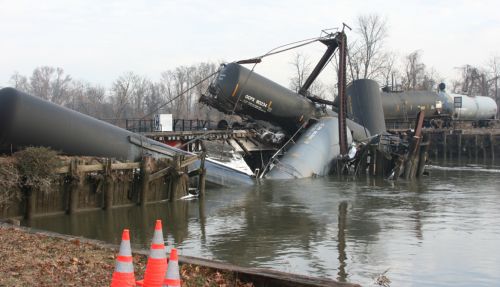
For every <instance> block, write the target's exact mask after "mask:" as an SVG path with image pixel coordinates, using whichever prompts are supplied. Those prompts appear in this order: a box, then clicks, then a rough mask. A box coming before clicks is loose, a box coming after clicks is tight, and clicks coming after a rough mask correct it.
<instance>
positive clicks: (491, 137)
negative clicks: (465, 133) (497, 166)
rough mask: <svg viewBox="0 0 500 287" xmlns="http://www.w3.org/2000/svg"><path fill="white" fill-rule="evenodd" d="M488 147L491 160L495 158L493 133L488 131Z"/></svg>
mask: <svg viewBox="0 0 500 287" xmlns="http://www.w3.org/2000/svg"><path fill="white" fill-rule="evenodd" d="M490 148H491V160H492V161H494V160H495V139H494V137H493V134H492V133H490Z"/></svg>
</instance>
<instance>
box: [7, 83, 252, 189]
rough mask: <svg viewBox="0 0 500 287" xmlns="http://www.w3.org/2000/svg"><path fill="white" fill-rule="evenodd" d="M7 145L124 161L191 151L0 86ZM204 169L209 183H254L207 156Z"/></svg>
mask: <svg viewBox="0 0 500 287" xmlns="http://www.w3.org/2000/svg"><path fill="white" fill-rule="evenodd" d="M5 145H13V146H19V147H21V146H45V147H50V148H53V149H55V150H58V151H62V152H64V153H66V154H69V155H81V156H100V157H109V158H116V159H118V160H123V161H125V160H128V161H137V160H139V159H140V158H141V156H142V155H143V154H148V155H151V156H153V157H157V158H159V157H172V156H174V155H179V154H192V153H188V152H186V151H183V150H179V149H176V148H173V147H170V146H168V145H165V144H163V143H160V142H156V141H154V140H151V139H148V138H146V137H144V136H140V135H138V134H135V133H132V132H130V131H127V130H125V129H122V128H119V127H117V126H113V125H111V124H109V123H106V122H103V121H100V120H98V119H95V118H92V117H90V116H87V115H84V114H81V113H79V112H76V111H73V110H70V109H67V108H64V107H61V106H58V105H56V104H53V103H51V102H47V101H45V100H42V99H40V98H37V97H33V96H30V95H28V94H25V93H23V92H20V91H17V90H15V89H13V88H4V89H1V90H0V146H5ZM199 164H200V163H199V161H198V162H196V163H194V164H193V168H197V167H198V166H199ZM205 168H206V169H207V177H206V180H207V181H208V182H210V183H214V184H218V185H225V186H239V185H242V184H253V180H252V179H251V177H250V176H248V175H246V174H244V173H243V172H240V171H238V170H235V169H231V168H228V167H225V166H223V165H222V164H220V163H217V162H214V161H210V160H207V161H206V165H205Z"/></svg>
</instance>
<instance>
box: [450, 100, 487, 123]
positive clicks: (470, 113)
mask: <svg viewBox="0 0 500 287" xmlns="http://www.w3.org/2000/svg"><path fill="white" fill-rule="evenodd" d="M450 96H451V97H452V98H453V101H455V98H461V102H462V107H461V108H458V107H457V108H455V109H454V112H453V118H454V119H456V120H489V119H494V118H495V116H496V114H497V104H496V103H495V100H494V99H492V98H490V97H483V96H474V97H469V96H466V95H459V94H450Z"/></svg>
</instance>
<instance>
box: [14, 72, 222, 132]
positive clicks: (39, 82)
mask: <svg viewBox="0 0 500 287" xmlns="http://www.w3.org/2000/svg"><path fill="white" fill-rule="evenodd" d="M218 67H219V65H218V64H216V63H198V64H194V65H191V66H181V67H177V68H174V69H171V70H166V71H164V72H162V73H161V75H160V79H159V80H158V81H152V80H150V79H148V78H147V77H143V76H140V75H138V74H136V73H134V72H125V73H123V74H122V75H120V76H119V77H118V78H117V79H116V80H114V81H113V83H112V84H111V87H110V88H109V89H107V88H106V87H104V86H101V85H95V84H92V83H89V82H86V81H82V80H75V79H73V78H72V76H71V75H68V74H66V73H65V72H64V70H63V68H59V67H51V66H41V67H37V68H35V69H34V70H33V73H32V74H31V75H30V76H29V77H28V76H25V75H21V74H19V73H18V72H15V73H14V74H13V75H12V76H11V78H10V84H11V85H12V86H13V87H14V88H16V89H18V90H21V91H24V92H26V93H29V94H32V95H35V96H38V97H40V98H42V99H45V100H48V101H51V102H53V103H55V104H58V105H61V106H64V107H67V108H70V109H73V110H76V111H79V112H81V113H84V114H87V115H90V116H92V117H96V118H99V119H104V120H107V121H109V122H113V123H115V124H118V125H123V121H122V120H123V119H142V118H144V119H151V117H152V115H153V114H157V113H171V114H173V115H174V117H175V118H181V119H204V120H218V119H219V118H220V117H222V115H220V114H219V113H217V112H210V111H209V108H207V107H206V106H203V105H201V104H199V103H198V98H199V96H200V95H201V94H202V93H204V92H205V91H206V89H207V87H208V85H209V82H208V81H204V82H202V83H201V84H200V85H197V86H196V87H195V88H193V89H191V90H188V89H189V88H190V87H192V86H194V85H195V83H198V82H200V81H201V80H202V79H204V78H206V77H208V76H209V75H211V74H213V73H214V72H216V71H217V69H218ZM181 93H184V95H183V96H181V97H177V96H178V95H179V94H181Z"/></svg>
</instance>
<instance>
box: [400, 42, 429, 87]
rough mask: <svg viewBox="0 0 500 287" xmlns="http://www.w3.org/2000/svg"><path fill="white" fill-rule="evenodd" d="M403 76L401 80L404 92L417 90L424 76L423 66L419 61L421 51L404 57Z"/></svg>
mask: <svg viewBox="0 0 500 287" xmlns="http://www.w3.org/2000/svg"><path fill="white" fill-rule="evenodd" d="M404 67H405V75H404V76H403V79H402V84H403V87H404V88H405V89H406V90H417V89H419V88H420V83H422V80H423V78H424V75H425V64H424V63H422V60H421V51H420V50H417V51H414V52H412V53H410V54H409V55H407V56H406V60H405V64H404Z"/></svg>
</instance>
